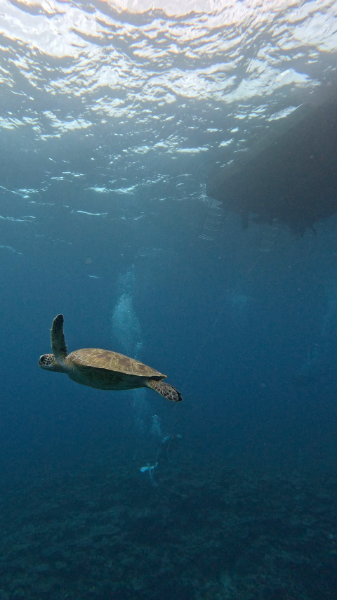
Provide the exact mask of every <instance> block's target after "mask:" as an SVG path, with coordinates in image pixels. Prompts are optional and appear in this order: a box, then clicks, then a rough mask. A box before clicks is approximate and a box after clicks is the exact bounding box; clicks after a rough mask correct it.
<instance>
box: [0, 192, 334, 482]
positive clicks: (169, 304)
mask: <svg viewBox="0 0 337 600" xmlns="http://www.w3.org/2000/svg"><path fill="white" fill-rule="evenodd" d="M73 196H74V198H75V197H76V194H75V193H74V192H73ZM88 198H89V192H88ZM70 200H71V199H70ZM70 200H69V197H68V198H67V203H68V204H69V201H70ZM94 200H95V202H96V206H97V212H99V211H100V210H101V211H102V212H104V208H107V209H108V210H107V212H108V215H107V216H106V217H90V216H88V215H82V214H77V215H75V216H74V217H73V216H72V215H69V212H66V211H65V209H63V208H62V205H61V201H60V205H59V206H53V207H48V210H46V211H45V216H44V220H43V218H42V217H40V222H39V229H38V230H37V234H39V235H33V234H32V231H33V228H34V227H36V225H35V223H30V222H27V223H12V222H6V221H2V222H1V224H0V226H1V227H2V230H3V236H4V240H5V241H4V244H9V243H10V244H11V245H12V246H14V245H15V248H16V249H17V250H19V251H20V252H21V253H22V254H17V253H14V252H12V251H10V250H8V249H1V260H2V268H1V292H0V293H1V315H0V318H1V374H2V376H1V384H2V385H1V419H0V427H1V435H0V445H1V452H0V456H1V469H2V471H3V475H4V478H5V479H4V481H6V477H10V478H12V479H13V478H14V479H15V478H18V480H20V478H22V477H25V478H26V477H28V478H29V477H33V476H35V475H34V474H35V473H36V472H37V473H39V471H40V470H42V471H43V470H44V469H46V470H50V469H60V470H62V469H64V468H66V467H67V468H70V467H71V465H74V466H76V465H77V464H78V462H79V461H80V462H81V463H82V464H83V462H84V461H85V460H86V459H87V458H88V459H89V458H90V460H92V459H93V457H95V456H97V457H99V456H100V453H101V452H103V448H104V449H106V448H110V449H111V451H114V450H113V449H114V448H117V447H119V446H120V445H121V444H123V447H125V448H126V450H125V453H124V455H123V456H124V457H125V458H124V459H125V462H126V464H127V461H128V460H129V456H128V451H127V450H128V448H130V452H132V453H133V456H134V455H135V454H136V455H137V452H138V449H139V455H140V456H141V455H142V452H143V449H142V445H144V444H145V446H146V444H147V443H150V445H151V444H152V447H153V453H155V452H156V444H157V441H156V440H152V439H151V436H150V433H149V432H147V433H146V432H145V433H144V434H143V435H141V436H140V435H139V434H138V433H137V431H136V429H135V425H134V420H133V406H132V398H131V397H130V394H128V393H112V392H101V391H99V390H93V389H89V388H85V387H81V386H78V385H76V384H74V383H73V382H72V381H70V380H69V379H68V378H67V377H65V376H63V375H60V374H51V373H46V372H43V371H41V370H40V369H39V368H38V366H37V362H38V358H39V356H40V354H42V353H45V352H48V351H49V344H50V340H49V329H50V326H51V322H52V319H53V317H54V316H55V315H56V314H58V313H59V312H63V313H64V315H65V334H66V340H67V344H68V348H69V350H70V351H71V350H73V349H76V348H80V347H88V346H92V347H103V348H110V349H116V350H120V351H121V348H120V347H116V340H113V338H112V332H111V316H112V312H113V308H114V306H115V305H116V303H117V301H118V297H119V294H120V290H119V288H118V278H119V276H120V275H121V274H123V273H125V272H126V271H127V270H128V269H130V268H131V267H132V265H134V274H135V285H134V289H133V306H134V310H135V313H136V315H137V317H138V319H139V321H140V324H141V328H142V332H143V334H142V335H143V340H142V341H143V348H142V355H141V357H140V358H141V360H143V361H144V362H145V363H147V364H149V365H152V366H154V367H155V368H157V369H159V370H161V371H162V372H164V373H166V374H167V375H168V381H169V382H171V383H172V384H173V385H175V386H176V387H177V388H178V389H180V390H181V392H182V394H183V397H184V402H183V403H182V404H181V405H179V406H173V405H171V404H169V403H166V402H165V401H164V400H163V399H161V398H160V397H159V396H158V397H157V396H156V395H155V394H153V393H152V392H151V391H146V397H147V401H148V403H149V406H150V411H151V414H157V415H159V417H160V419H161V423H162V430H163V433H180V434H182V435H183V438H184V444H185V446H182V448H184V447H185V448H186V447H188V448H190V449H192V451H193V452H194V454H195V457H196V463H197V460H198V453H199V452H201V453H202V454H203V456H209V460H210V461H212V456H214V455H220V456H223V458H224V460H226V461H228V462H229V463H233V462H239V463H244V464H245V465H247V466H248V467H249V464H250V463H251V464H254V465H256V464H259V463H261V465H264V466H265V467H268V468H271V469H276V468H279V467H280V468H286V469H288V468H289V469H297V468H306V467H313V466H314V467H317V468H318V469H330V468H332V467H333V464H334V461H335V459H336V439H337V436H336V425H335V423H336V419H335V417H336V392H337V381H336V376H335V361H336V334H337V315H336V314H335V311H334V303H335V302H336V301H337V286H336V283H335V274H336V260H337V257H336V252H335V242H334V233H335V229H336V226H337V223H336V221H335V220H334V219H330V220H329V221H326V222H324V223H322V224H320V225H319V227H318V235H317V236H315V235H313V234H312V233H311V232H309V233H306V235H305V236H304V237H303V238H297V237H294V236H293V235H292V234H290V233H289V232H288V231H287V230H285V229H283V228H280V227H278V226H273V227H269V226H258V225H252V226H251V227H250V229H249V230H248V231H242V230H241V225H240V222H239V219H237V218H236V217H235V216H233V215H230V214H226V213H225V215H224V219H223V223H222V225H221V228H220V230H219V232H218V234H217V236H216V238H215V239H214V240H213V241H211V242H207V241H204V240H201V239H200V238H198V231H199V230H200V226H202V222H203V219H204V214H205V211H204V207H203V206H202V205H201V204H200V205H198V204H196V203H195V202H192V201H191V202H188V201H186V202H185V203H180V204H175V203H174V202H173V201H172V202H167V203H165V204H162V205H159V207H158V206H157V207H156V208H155V209H153V211H152V212H151V210H150V209H149V205H150V201H148V200H147V199H146V198H143V199H140V200H138V205H139V206H140V207H141V209H143V210H144V211H145V217H144V218H142V219H140V220H126V221H125V220H124V221H123V220H121V219H120V218H113V210H114V208H113V206H111V205H108V204H107V200H106V199H104V200H102V201H98V200H96V197H95V199H94ZM63 201H64V200H63ZM91 201H92V202H93V198H91ZM120 202H121V201H120ZM128 202H129V203H130V201H128ZM132 202H135V200H132V201H131V203H132ZM74 203H76V202H75V200H74ZM84 205H85V203H84V202H83V201H82V205H81V208H82V209H83V207H84ZM11 207H12V209H13V207H14V204H13V203H12V204H11ZM43 208H44V207H40V210H41V211H43ZM133 209H134V207H133ZM12 212H13V210H12ZM21 214H22V213H21ZM72 219H73V220H72ZM43 227H45V231H46V235H45V237H41V236H40V234H41V231H43ZM14 231H15V234H13V232H14ZM6 236H7V237H6ZM53 236H54V238H53ZM59 240H65V242H60V241H59ZM67 240H71V242H72V243H71V244H69V243H66V242H67ZM144 249H146V251H145V250H144ZM88 259H90V262H89V264H88ZM90 274H94V275H96V276H97V277H98V278H97V279H96V278H89V275H90ZM331 307H332V308H331ZM327 321H328V323H327ZM324 323H325V324H326V323H327V325H324ZM315 346H316V347H317V348H318V354H319V357H318V358H319V363H320V364H319V372H318V375H317V376H316V373H315V372H314V373H313V375H314V376H313V377H312V378H310V379H308V381H305V382H304V384H303V382H302V384H301V385H300V384H299V383H298V381H297V380H296V376H297V374H298V372H299V371H300V369H301V368H303V365H305V364H306V362H307V361H308V357H309V358H310V354H312V352H313V349H314V348H315ZM182 451H184V450H183V449H182ZM150 459H151V457H150V458H149V460H150ZM97 460H98V458H97ZM122 460H123V459H122Z"/></svg>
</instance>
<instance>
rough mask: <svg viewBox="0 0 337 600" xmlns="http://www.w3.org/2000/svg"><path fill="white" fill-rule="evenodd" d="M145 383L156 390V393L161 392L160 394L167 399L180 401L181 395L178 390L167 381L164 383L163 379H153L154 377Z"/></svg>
mask: <svg viewBox="0 0 337 600" xmlns="http://www.w3.org/2000/svg"><path fill="white" fill-rule="evenodd" d="M146 385H147V387H150V388H151V389H152V390H154V391H155V392H158V394H161V395H162V396H164V398H167V400H172V402H181V401H182V396H181V394H180V392H178V390H176V389H175V388H174V387H172V385H170V384H169V383H164V381H155V380H154V379H149V380H148V381H147V384H146Z"/></svg>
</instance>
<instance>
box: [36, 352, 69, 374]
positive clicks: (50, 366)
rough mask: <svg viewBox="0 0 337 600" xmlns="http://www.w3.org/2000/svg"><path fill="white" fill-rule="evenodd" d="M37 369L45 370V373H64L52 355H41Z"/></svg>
mask: <svg viewBox="0 0 337 600" xmlns="http://www.w3.org/2000/svg"><path fill="white" fill-rule="evenodd" d="M39 367H41V369H45V370H46V371H58V372H59V373H64V372H65V369H63V367H62V366H61V365H59V363H58V362H57V360H56V358H55V356H54V354H42V356H40V360H39Z"/></svg>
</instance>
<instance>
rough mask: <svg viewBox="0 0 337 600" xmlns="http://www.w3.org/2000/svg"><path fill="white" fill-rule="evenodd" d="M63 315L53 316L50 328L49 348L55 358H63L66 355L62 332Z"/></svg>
mask: <svg viewBox="0 0 337 600" xmlns="http://www.w3.org/2000/svg"><path fill="white" fill-rule="evenodd" d="M63 323H64V318H63V315H57V317H55V319H54V321H53V324H52V326H51V330H50V337H51V349H52V351H53V354H54V356H55V358H56V359H61V360H62V359H65V358H66V356H67V345H66V340H65V337H64V333H63Z"/></svg>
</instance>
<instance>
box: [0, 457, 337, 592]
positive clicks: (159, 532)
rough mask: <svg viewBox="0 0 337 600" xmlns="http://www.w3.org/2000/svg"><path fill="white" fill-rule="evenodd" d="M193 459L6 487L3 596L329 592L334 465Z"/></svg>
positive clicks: (336, 528)
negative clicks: (277, 469) (265, 468)
mask: <svg viewBox="0 0 337 600" xmlns="http://www.w3.org/2000/svg"><path fill="white" fill-rule="evenodd" d="M197 462H198V468H196V460H195V458H193V456H192V455H191V456H189V457H188V456H185V457H183V458H181V459H180V460H179V467H178V466H176V465H175V464H174V463H172V464H170V463H169V462H168V463H167V464H166V465H165V467H164V468H162V469H158V470H156V473H155V476H156V483H158V485H157V486H155V485H153V482H152V481H151V478H150V477H148V476H147V473H146V472H144V473H140V471H139V468H138V467H139V466H141V465H137V464H136V462H134V463H133V462H132V461H131V464H130V465H128V464H124V465H123V464H122V463H121V462H119V463H117V464H113V461H112V462H111V461H110V462H109V463H108V462H106V463H105V464H104V461H101V462H100V463H98V464H90V465H86V466H85V468H84V467H83V466H82V468H81V469H73V470H72V471H69V469H68V472H67V473H63V474H61V475H60V474H58V475H55V474H54V475H50V476H48V475H46V474H44V476H43V477H37V476H36V477H35V479H34V481H35V483H33V481H32V480H30V481H29V482H22V484H21V485H19V484H18V482H16V484H15V485H14V484H13V485H12V486H7V488H6V489H5V490H3V492H2V495H1V507H0V508H1V511H0V522H1V551H0V600H9V599H10V600H11V599H24V600H39V599H48V600H53V599H55V600H63V599H69V600H75V599H76V600H79V599H81V600H85V599H87V598H88V599H89V598H90V599H92V600H109V599H115V600H132V599H135V600H136V599H139V600H143V599H144V600H145V599H146V600H152V599H153V600H158V598H160V599H161V600H172V598H176V599H177V600H192V599H196V600H199V599H200V600H208V599H210V600H240V599H244V600H299V599H303V600H317V599H318V598H319V599H320V600H327V599H331V600H335V599H336V590H337V477H336V476H333V475H331V474H328V473H325V474H324V473H321V474H316V475H313V474H309V473H307V474H303V473H302V474H300V473H298V472H296V471H295V472H292V473H291V474H282V475H281V474H278V475H276V474H271V473H264V472H262V471H261V470H260V471H259V472H255V473H253V472H252V471H250V472H249V473H247V472H245V471H244V469H235V468H230V467H229V466H226V465H225V464H224V463H222V461H220V460H218V461H214V462H212V463H211V464H210V463H209V462H207V461H206V460H205V461H204V464H202V461H200V460H199V459H198V461H197Z"/></svg>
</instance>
